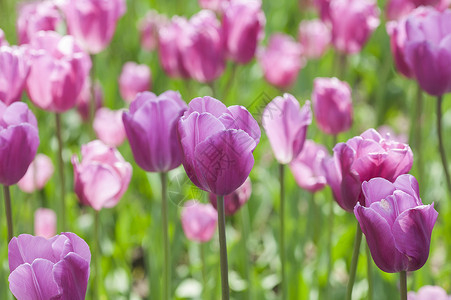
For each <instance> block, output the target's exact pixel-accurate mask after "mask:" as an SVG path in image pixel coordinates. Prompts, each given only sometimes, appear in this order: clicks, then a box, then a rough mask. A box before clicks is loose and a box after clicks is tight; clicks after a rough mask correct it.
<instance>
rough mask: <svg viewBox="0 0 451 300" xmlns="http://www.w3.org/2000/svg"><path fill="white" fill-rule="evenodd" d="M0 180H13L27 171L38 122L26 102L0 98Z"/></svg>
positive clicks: (34, 143) (34, 145)
mask: <svg viewBox="0 0 451 300" xmlns="http://www.w3.org/2000/svg"><path fill="white" fill-rule="evenodd" d="M0 140H1V141H2V146H1V147H0V184H3V185H13V184H16V183H17V182H18V181H19V180H20V179H21V178H22V177H23V176H24V175H25V173H26V172H27V169H28V167H29V165H30V164H31V162H32V161H33V159H34V157H35V155H36V150H37V149H38V145H39V134H38V124H37V122H36V117H35V116H34V115H33V113H32V112H31V110H29V109H28V106H27V105H26V104H25V103H23V102H15V103H13V104H11V105H10V106H6V105H5V104H3V103H2V102H0Z"/></svg>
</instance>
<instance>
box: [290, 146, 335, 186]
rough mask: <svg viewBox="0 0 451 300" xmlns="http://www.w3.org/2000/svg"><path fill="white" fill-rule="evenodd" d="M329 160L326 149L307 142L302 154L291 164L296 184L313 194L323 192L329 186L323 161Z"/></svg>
mask: <svg viewBox="0 0 451 300" xmlns="http://www.w3.org/2000/svg"><path fill="white" fill-rule="evenodd" d="M328 158H329V153H327V149H326V147H324V146H323V145H319V144H316V143H315V142H314V141H312V140H306V141H305V144H304V148H303V149H302V151H301V153H300V154H299V155H298V156H297V157H296V158H295V159H294V160H293V161H292V162H291V163H290V169H291V173H293V176H294V179H295V180H296V183H297V184H298V185H299V186H300V187H301V188H303V189H305V190H307V191H309V192H311V193H315V192H317V191H320V190H322V189H323V188H324V186H326V184H327V180H326V171H325V170H324V166H323V161H324V160H325V159H328Z"/></svg>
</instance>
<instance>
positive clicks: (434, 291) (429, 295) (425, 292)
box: [407, 285, 451, 300]
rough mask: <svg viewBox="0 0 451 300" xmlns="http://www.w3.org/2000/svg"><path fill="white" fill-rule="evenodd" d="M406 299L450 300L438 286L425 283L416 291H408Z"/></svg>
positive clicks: (450, 297)
mask: <svg viewBox="0 0 451 300" xmlns="http://www.w3.org/2000/svg"><path fill="white" fill-rule="evenodd" d="M407 299H408V300H451V296H448V295H447V294H446V291H445V290H444V289H443V288H441V287H439V286H432V285H425V286H423V287H421V288H420V289H419V290H418V292H417V293H415V292H409V293H408V294H407Z"/></svg>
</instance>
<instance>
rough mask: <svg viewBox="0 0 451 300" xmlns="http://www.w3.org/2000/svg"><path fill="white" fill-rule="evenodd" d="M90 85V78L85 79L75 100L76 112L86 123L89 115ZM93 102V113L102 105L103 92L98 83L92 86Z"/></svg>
mask: <svg viewBox="0 0 451 300" xmlns="http://www.w3.org/2000/svg"><path fill="white" fill-rule="evenodd" d="M91 85H92V83H91V78H90V77H87V78H86V81H85V83H84V84H83V87H82V89H81V92H80V95H78V99H77V111H78V113H79V115H80V117H81V119H82V120H83V121H84V122H87V121H88V120H89V113H90V110H91V98H92V95H91V92H92V87H91ZM94 102H95V105H94V108H95V111H97V110H98V109H99V108H101V107H102V105H103V90H102V86H101V85H100V82H98V81H97V82H96V83H95V84H94Z"/></svg>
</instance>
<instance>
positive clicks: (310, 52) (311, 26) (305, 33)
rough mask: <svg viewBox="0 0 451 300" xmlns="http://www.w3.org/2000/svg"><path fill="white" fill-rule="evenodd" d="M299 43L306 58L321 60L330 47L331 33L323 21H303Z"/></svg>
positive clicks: (300, 26) (299, 32)
mask: <svg viewBox="0 0 451 300" xmlns="http://www.w3.org/2000/svg"><path fill="white" fill-rule="evenodd" d="M298 41H299V43H300V44H301V46H302V50H303V55H304V56H305V57H306V58H314V59H315V58H320V57H321V56H323V55H324V53H325V52H326V50H327V48H328V47H329V44H330V41H331V32H330V29H329V27H328V26H327V25H326V24H325V23H324V22H322V21H321V20H309V21H302V22H301V23H300V24H299V31H298Z"/></svg>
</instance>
